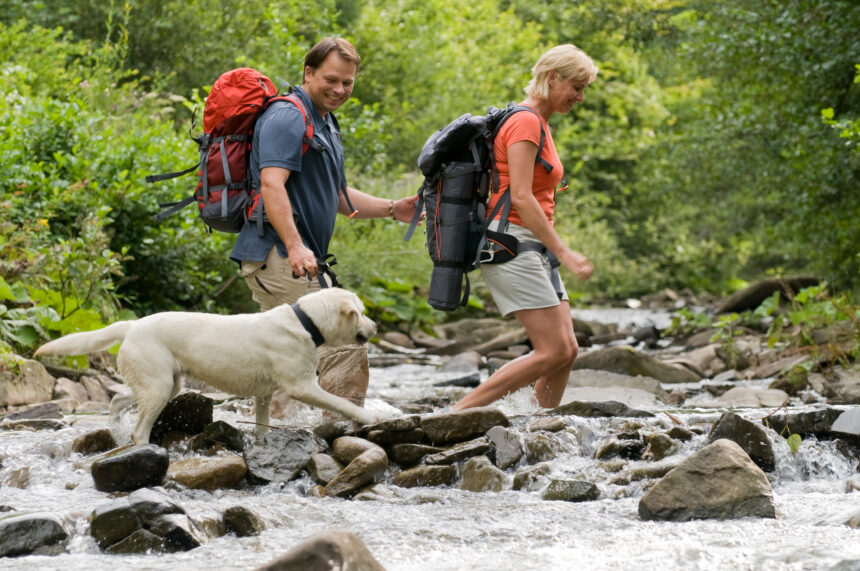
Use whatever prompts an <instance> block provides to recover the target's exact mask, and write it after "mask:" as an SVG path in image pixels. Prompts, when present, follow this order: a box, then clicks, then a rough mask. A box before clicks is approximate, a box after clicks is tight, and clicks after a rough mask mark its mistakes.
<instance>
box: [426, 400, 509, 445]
mask: <svg viewBox="0 0 860 571" xmlns="http://www.w3.org/2000/svg"><path fill="white" fill-rule="evenodd" d="M510 424H511V423H510V421H509V420H508V417H506V416H505V415H504V413H503V412H502V411H500V410H499V409H497V408H493V407H481V408H470V409H467V410H461V411H456V412H450V413H445V414H434V415H428V416H424V417H422V418H421V429H422V430H424V433H425V434H426V435H427V440H429V441H430V442H431V443H432V444H440V443H447V442H462V441H464V440H469V439H470V438H474V437H475V436H479V435H483V434H485V433H486V432H487V431H488V430H489V429H491V428H492V427H494V426H510Z"/></svg>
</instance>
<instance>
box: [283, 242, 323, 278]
mask: <svg viewBox="0 0 860 571" xmlns="http://www.w3.org/2000/svg"><path fill="white" fill-rule="evenodd" d="M287 253H288V254H289V256H290V258H289V260H290V267H291V268H292V269H293V275H294V276H298V277H303V276H308V277H310V278H315V277H317V274H318V273H319V271H320V269H319V266H318V265H317V259H316V256H314V253H313V252H312V251H311V250H310V249H309V248H308V247H307V246H305V245H304V244H302V243H299V244H297V245H294V246H292V247H291V248H289V251H288V252H287Z"/></svg>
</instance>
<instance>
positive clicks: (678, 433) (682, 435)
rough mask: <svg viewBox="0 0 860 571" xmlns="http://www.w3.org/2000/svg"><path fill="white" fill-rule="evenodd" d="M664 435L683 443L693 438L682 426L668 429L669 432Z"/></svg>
mask: <svg viewBox="0 0 860 571" xmlns="http://www.w3.org/2000/svg"><path fill="white" fill-rule="evenodd" d="M666 434H668V435H669V437H670V438H672V439H674V440H682V441H684V442H686V441H688V440H692V439H693V436H694V433H693V431H692V430H688V429H686V428H684V427H683V426H673V427H672V428H670V429H669V432H667V433H666Z"/></svg>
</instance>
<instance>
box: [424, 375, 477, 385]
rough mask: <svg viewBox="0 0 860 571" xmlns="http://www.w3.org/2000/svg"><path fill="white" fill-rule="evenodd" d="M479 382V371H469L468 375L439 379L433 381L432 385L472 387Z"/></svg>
mask: <svg viewBox="0 0 860 571" xmlns="http://www.w3.org/2000/svg"><path fill="white" fill-rule="evenodd" d="M480 384H481V373H478V372H475V373H469V374H468V375H461V376H459V377H454V378H451V379H448V380H446V381H439V382H437V383H433V386H434V387H465V388H474V387H477V386H478V385H480Z"/></svg>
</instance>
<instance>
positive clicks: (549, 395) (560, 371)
mask: <svg viewBox="0 0 860 571" xmlns="http://www.w3.org/2000/svg"><path fill="white" fill-rule="evenodd" d="M514 316H515V317H516V318H517V320H519V322H520V323H521V324H522V325H523V327H525V330H526V333H528V335H529V339H530V340H531V342H532V347H533V348H534V351H532V352H531V353H529V354H528V355H524V356H522V357H520V358H518V359H515V360H513V361H511V362H510V363H508V364H507V365H505V366H504V367H502V368H501V369H499V370H498V371H496V372H495V373H494V374H493V375H492V376H491V377H490V378H489V379H487V380H486V381H485V382H484V383H482V384H481V385H480V386H478V387H477V388H476V389H475V390H473V391H472V392H470V393H469V394H467V395H466V396H465V397H463V398H462V399H461V400H460V401H459V402H457V403H455V404H454V406H453V407H451V408H452V409H453V410H462V409H465V408H472V407H476V406H486V405H488V404H490V403H493V402H495V401H497V400H499V399H500V398H502V397H505V396H507V395H509V394H511V393H513V392H515V391H517V390H519V389H521V388H523V387H525V386H528V385H530V384H531V383H533V382H535V381H536V382H535V393H536V396H537V399H538V404H540V406H542V407H554V406H558V404H559V403H560V402H561V397H562V394H564V388H565V386H566V385H567V380H568V377H569V376H570V369H571V367H572V366H573V363H574V361H575V360H576V355H577V352H578V351H579V345H578V344H577V343H576V336H575V335H574V333H573V322H572V320H571V318H570V304H568V302H566V301H563V302H561V303H560V304H559V305H557V306H555V307H545V308H541V309H523V310H520V311H516V312H514Z"/></svg>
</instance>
